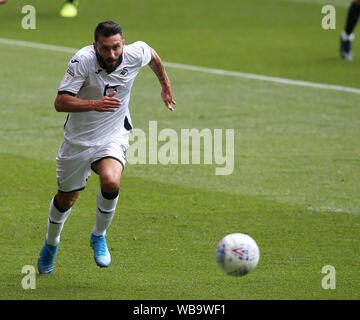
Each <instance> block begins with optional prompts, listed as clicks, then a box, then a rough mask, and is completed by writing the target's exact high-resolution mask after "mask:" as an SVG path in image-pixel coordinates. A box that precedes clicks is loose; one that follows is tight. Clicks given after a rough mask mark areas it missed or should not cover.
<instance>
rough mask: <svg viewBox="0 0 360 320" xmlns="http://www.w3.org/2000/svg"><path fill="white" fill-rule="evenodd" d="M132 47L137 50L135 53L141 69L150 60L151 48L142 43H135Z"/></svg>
mask: <svg viewBox="0 0 360 320" xmlns="http://www.w3.org/2000/svg"><path fill="white" fill-rule="evenodd" d="M134 45H135V46H136V48H137V51H138V52H139V54H140V57H141V67H143V66H145V65H147V64H149V62H150V60H151V48H150V46H149V45H148V44H147V43H145V42H143V41H136V42H135V43H134Z"/></svg>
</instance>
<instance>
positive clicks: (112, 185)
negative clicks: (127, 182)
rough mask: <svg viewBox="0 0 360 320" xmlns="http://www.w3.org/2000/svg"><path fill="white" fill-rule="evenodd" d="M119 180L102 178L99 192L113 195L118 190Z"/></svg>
mask: <svg viewBox="0 0 360 320" xmlns="http://www.w3.org/2000/svg"><path fill="white" fill-rule="evenodd" d="M119 187H120V180H119V179H118V178H117V177H103V179H102V181H101V190H102V191H104V192H106V193H114V192H116V191H117V190H119Z"/></svg>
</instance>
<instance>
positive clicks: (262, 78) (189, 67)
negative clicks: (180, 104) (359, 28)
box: [0, 38, 360, 94]
mask: <svg viewBox="0 0 360 320" xmlns="http://www.w3.org/2000/svg"><path fill="white" fill-rule="evenodd" d="M0 43H2V44H7V45H15V46H22V47H29V48H36V49H43V50H52V51H58V52H59V51H61V52H68V53H75V52H77V50H78V49H74V48H69V47H61V46H55V45H49V44H43V43H37V42H29V41H21V40H14V39H5V38H0ZM164 65H165V66H166V67H170V68H176V69H182V70H190V71H197V72H205V73H211V74H217V75H223V76H233V77H238V78H244V79H252V80H260V81H268V82H275V83H281V84H286V85H294V86H301V87H310V88H317V89H325V90H335V91H342V92H349V93H356V94H360V89H357V88H352V87H345V86H339V85H332V84H324V83H316V82H308V81H301V80H291V79H286V78H278V77H270V76H264V75H258V74H252V73H243V72H238V71H228V70H221V69H213V68H205V67H198V66H192V65H187V64H180V63H173V62H164Z"/></svg>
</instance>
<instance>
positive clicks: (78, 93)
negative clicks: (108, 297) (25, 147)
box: [38, 21, 176, 273]
mask: <svg viewBox="0 0 360 320" xmlns="http://www.w3.org/2000/svg"><path fill="white" fill-rule="evenodd" d="M146 65H149V66H150V68H151V69H152V70H153V72H154V73H155V75H156V76H157V78H158V80H159V82H160V84H161V87H162V90H161V97H162V100H163V102H164V103H165V106H166V107H167V108H168V109H169V110H170V111H173V110H174V107H173V105H175V104H176V102H175V101H174V99H173V96H172V90H171V86H170V81H169V78H168V76H167V74H166V71H165V68H164V66H163V63H162V61H161V58H160V57H159V55H158V54H157V53H156V51H155V50H154V49H152V48H151V47H150V46H149V45H147V44H146V43H145V42H142V41H137V42H134V43H132V44H130V45H125V44H124V38H123V34H122V28H121V27H120V26H119V25H118V24H117V23H115V22H113V21H105V22H102V23H100V24H99V25H98V26H97V27H96V29H95V42H94V43H93V45H89V46H86V47H84V48H82V49H80V50H79V51H78V52H77V53H76V54H75V55H74V56H73V57H72V58H71V60H70V62H69V64H68V67H67V71H66V73H65V76H64V78H63V80H62V82H61V84H60V87H59V89H58V94H57V96H56V99H55V102H54V104H55V108H56V110H57V111H59V112H67V113H68V116H67V120H66V122H65V125H64V138H63V142H62V145H61V147H60V149H59V152H58V155H57V158H56V160H57V179H58V192H57V194H56V195H55V197H54V198H53V199H52V201H51V203H50V208H49V219H48V225H47V233H46V237H45V243H44V245H43V247H42V249H41V251H40V254H39V257H38V270H39V273H51V272H52V270H53V268H54V264H55V254H56V252H57V249H58V245H59V242H60V233H61V231H62V229H63V226H64V223H65V221H66V219H67V218H68V216H69V214H70V211H71V207H72V206H73V205H74V203H75V201H76V200H77V198H78V196H79V193H80V191H81V190H83V189H84V188H85V184H86V181H87V179H88V178H89V176H90V174H91V169H92V170H93V171H94V172H95V173H96V174H98V175H99V177H100V189H99V191H98V194H97V198H96V202H97V208H96V216H95V225H94V228H93V230H92V232H91V234H90V244H91V246H92V247H93V250H94V259H95V262H96V264H97V265H98V266H99V267H108V266H109V265H110V263H111V256H110V252H109V250H108V248H107V244H106V239H105V236H106V230H107V229H108V227H109V226H110V223H111V220H112V218H113V216H114V213H115V208H116V205H117V202H118V198H119V186H120V179H121V175H122V172H123V170H124V166H125V155H126V150H127V149H128V147H129V136H128V135H129V132H130V131H131V130H132V121H131V117H130V113H129V99H130V92H131V88H132V85H133V83H134V79H135V77H136V75H137V74H138V72H139V71H140V69H141V68H142V67H143V66H146Z"/></svg>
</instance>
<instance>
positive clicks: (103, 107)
mask: <svg viewBox="0 0 360 320" xmlns="http://www.w3.org/2000/svg"><path fill="white" fill-rule="evenodd" d="M115 94H116V91H113V92H111V93H109V94H108V95H107V96H105V97H102V98H101V99H100V100H95V104H94V108H93V110H94V111H98V112H115V111H116V110H117V109H118V108H120V107H121V100H120V99H118V98H114V97H113V96H114V95H115Z"/></svg>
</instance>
